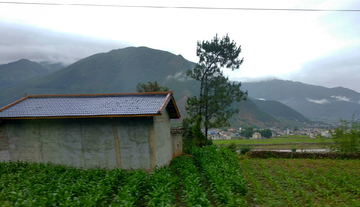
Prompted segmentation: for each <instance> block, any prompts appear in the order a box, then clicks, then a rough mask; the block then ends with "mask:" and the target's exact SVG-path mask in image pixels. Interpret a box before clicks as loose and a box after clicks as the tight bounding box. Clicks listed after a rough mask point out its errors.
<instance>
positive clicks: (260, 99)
mask: <svg viewBox="0 0 360 207" xmlns="http://www.w3.org/2000/svg"><path fill="white" fill-rule="evenodd" d="M255 99H256V100H259V101H266V99H264V98H255Z"/></svg>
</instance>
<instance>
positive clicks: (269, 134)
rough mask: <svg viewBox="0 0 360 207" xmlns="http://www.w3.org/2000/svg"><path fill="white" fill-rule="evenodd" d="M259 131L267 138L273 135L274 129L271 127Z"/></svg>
mask: <svg viewBox="0 0 360 207" xmlns="http://www.w3.org/2000/svg"><path fill="white" fill-rule="evenodd" d="M257 132H259V133H260V134H261V136H262V137H265V138H271V137H272V131H271V130H270V129H262V130H257Z"/></svg>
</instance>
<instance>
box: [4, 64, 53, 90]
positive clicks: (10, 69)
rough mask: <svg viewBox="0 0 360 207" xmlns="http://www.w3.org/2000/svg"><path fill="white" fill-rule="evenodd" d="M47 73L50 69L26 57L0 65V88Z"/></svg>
mask: <svg viewBox="0 0 360 207" xmlns="http://www.w3.org/2000/svg"><path fill="white" fill-rule="evenodd" d="M49 73H51V70H49V69H48V68H46V67H44V66H42V65H40V64H39V63H36V62H32V61H30V60H26V59H21V60H18V61H16V62H12V63H8V64H4V65H0V74H1V76H0V88H1V87H5V86H11V85H14V84H18V83H21V82H23V81H25V80H29V79H31V78H35V77H39V76H41V75H45V74H49Z"/></svg>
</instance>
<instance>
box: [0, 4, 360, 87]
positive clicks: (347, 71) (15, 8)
mask: <svg viewBox="0 0 360 207" xmlns="http://www.w3.org/2000/svg"><path fill="white" fill-rule="evenodd" d="M17 2H19V1H17ZM21 2H27V3H29V2H37V3H39V2H42V3H46V2H51V3H54V2H55V3H56V2H61V3H65V4H66V3H71V4H74V3H77V4H92V5H93V6H71V5H31V4H4V3H0V31H1V32H0V64H4V63H7V62H11V61H16V60H18V59H21V58H28V59H30V60H33V61H53V62H57V61H59V62H65V63H67V64H68V63H72V62H73V61H76V60H78V59H81V58H84V57H86V56H89V55H92V54H94V53H99V52H107V51H109V50H112V49H118V48H122V47H125V46H147V47H151V48H155V49H161V50H166V51H169V52H172V53H174V54H181V55H183V56H184V57H185V58H186V59H188V60H191V61H194V62H197V57H196V53H195V51H196V42H197V41H198V40H210V39H211V38H213V37H214V36H215V34H216V33H218V34H219V36H223V35H225V34H226V33H228V34H229V36H230V38H231V39H234V41H235V42H237V44H238V45H241V47H242V53H241V56H243V57H244V59H245V61H244V63H243V65H242V66H241V67H240V70H237V71H233V72H230V71H226V72H225V74H226V75H228V76H229V77H230V79H231V80H240V81H249V80H262V79H266V78H281V79H289V80H294V81H301V82H304V83H309V84H314V85H323V86H326V87H336V86H343V87H347V88H350V89H353V90H356V91H358V92H360V84H359V82H360V80H359V78H360V77H359V71H360V57H359V56H360V54H359V51H360V50H359V49H360V12H334V11H279V10H236V9H234V10H229V9H179V8H144V7H140V8H139V7H123V6H124V5H125V6H165V7H206V8H209V7H214V8H260V9H264V8H265V9H283V8H289V9H320V10H339V9H347V10H354V9H357V10H359V9H360V3H359V1H355V0H353V1H352V0H348V1H341V0H326V1H319V0H318V1H304V0H296V1H295V0H294V1H291V0H274V1H266V0H253V1H245V0H244V1H242V0H239V1H228V0H223V1H201V0H199V1H190V0H183V1H181V2H174V1H165V0H163V1H159V0H153V1H151V3H149V1H138V0H137V1H136V0H135V1H134V0H132V1H128V0H125V1H121V2H119V1H115V0H104V1H101V3H99V1H90V0H87V1H85V0H82V1H81V0H72V1H70V0H62V1H60V0H53V1H50V0H31V1H29V0H23V1H21ZM96 4H101V5H102V6H96ZM104 5H113V6H104ZM119 5H122V6H119Z"/></svg>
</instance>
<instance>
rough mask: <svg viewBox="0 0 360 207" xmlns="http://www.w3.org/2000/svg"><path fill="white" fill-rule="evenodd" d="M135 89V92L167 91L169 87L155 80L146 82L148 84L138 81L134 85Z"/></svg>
mask: <svg viewBox="0 0 360 207" xmlns="http://www.w3.org/2000/svg"><path fill="white" fill-rule="evenodd" d="M136 91H137V92H163V91H169V88H168V87H166V86H159V84H158V83H157V81H155V82H150V81H149V82H148V84H145V83H138V84H137V85H136Z"/></svg>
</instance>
